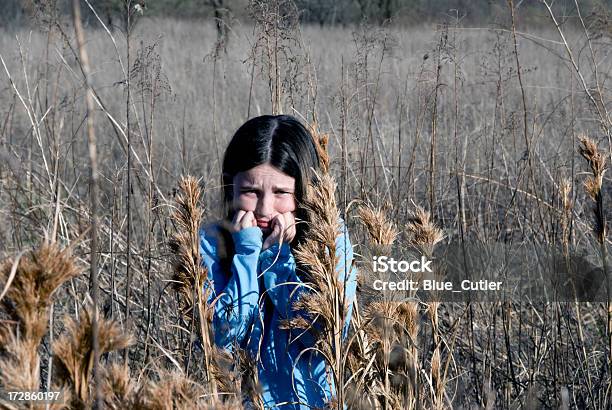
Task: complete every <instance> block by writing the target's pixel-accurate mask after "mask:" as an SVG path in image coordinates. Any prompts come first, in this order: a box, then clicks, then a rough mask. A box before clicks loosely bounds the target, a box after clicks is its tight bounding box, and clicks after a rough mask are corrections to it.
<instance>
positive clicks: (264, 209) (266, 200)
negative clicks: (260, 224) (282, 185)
mask: <svg viewBox="0 0 612 410" xmlns="http://www.w3.org/2000/svg"><path fill="white" fill-rule="evenodd" d="M273 199H274V198H272V195H267V194H263V195H262V196H261V197H260V198H259V200H258V201H257V207H256V208H255V215H256V216H261V217H264V218H265V217H266V216H268V215H271V214H272V211H273Z"/></svg>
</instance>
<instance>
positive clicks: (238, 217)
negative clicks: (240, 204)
mask: <svg viewBox="0 0 612 410" xmlns="http://www.w3.org/2000/svg"><path fill="white" fill-rule="evenodd" d="M245 213H246V211H244V210H242V209H239V210H238V212H236V213H235V214H234V220H233V221H232V223H233V224H234V225H237V224H238V223H239V222H240V221H241V220H242V217H243V216H244V214H245Z"/></svg>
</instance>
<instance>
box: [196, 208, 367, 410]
mask: <svg viewBox="0 0 612 410" xmlns="http://www.w3.org/2000/svg"><path fill="white" fill-rule="evenodd" d="M340 222H341V232H343V235H340V236H339V237H338V238H336V255H338V257H339V259H340V262H339V264H338V266H336V271H337V272H338V275H339V278H340V279H341V280H343V279H344V278H345V277H346V276H345V268H344V266H345V260H346V266H347V267H348V268H347V269H351V271H350V274H349V275H348V280H347V281H346V298H347V299H346V300H347V301H349V302H352V301H353V299H354V297H355V290H356V285H357V280H356V279H357V271H356V268H355V267H353V264H352V260H353V249H352V246H351V243H350V241H349V238H348V232H347V230H346V227H345V225H344V222H343V221H342V220H341V221H340ZM217 230H218V225H216V224H211V225H207V226H204V227H202V228H201V230H200V252H201V255H202V258H203V263H204V264H205V266H206V267H207V268H208V278H209V279H210V280H212V284H213V285H212V286H213V288H214V291H213V292H212V294H211V295H210V297H209V299H208V302H209V303H210V302H213V301H215V299H217V298H218V300H216V302H215V303H214V316H213V332H214V338H215V344H216V345H217V346H220V347H222V348H225V349H227V350H229V351H230V352H231V351H232V350H233V345H234V343H236V344H237V345H238V346H240V347H241V348H243V349H246V350H247V351H248V352H249V353H250V354H251V355H253V357H255V358H256V359H257V363H258V374H259V383H260V387H261V392H262V399H263V402H264V406H265V408H266V409H267V408H278V409H299V410H306V409H310V408H311V407H323V406H324V405H325V403H326V402H327V401H329V399H330V398H331V397H332V394H333V392H334V391H335V387H334V386H333V381H332V380H331V373H329V372H327V371H326V366H325V362H324V360H323V357H322V356H321V354H320V353H318V352H316V351H314V350H313V349H309V348H312V347H313V346H314V339H313V337H312V335H311V334H310V333H309V332H304V331H302V330H299V329H292V330H284V329H280V328H279V322H280V321H281V320H283V319H290V318H293V317H296V315H300V314H303V312H300V311H295V310H293V309H292V308H291V303H292V301H294V300H296V299H297V298H298V296H299V295H300V294H301V293H304V292H308V291H309V290H308V289H307V288H306V287H304V286H302V285H303V282H302V280H301V279H300V277H299V275H298V274H297V273H296V269H295V268H296V263H295V259H294V257H293V254H292V252H291V248H290V246H289V245H288V244H286V243H284V244H282V246H281V247H280V249H279V246H278V244H275V245H272V246H271V247H269V248H268V249H266V250H264V251H262V250H261V248H262V244H263V237H262V236H263V234H262V231H261V229H260V228H258V227H250V228H245V229H243V230H241V231H239V232H235V233H233V234H232V237H233V240H234V248H235V255H234V257H233V259H232V265H231V274H230V275H227V274H226V273H225V272H223V271H222V269H221V266H220V264H219V259H218V257H217V239H216V238H217V232H218V231H217ZM345 250H346V255H344V254H345ZM345 256H346V258H345ZM262 273H263V274H262ZM258 277H259V278H258ZM205 286H206V285H205ZM349 306H350V307H349V311H348V315H347V320H346V322H345V324H344V332H343V336H344V337H346V333H347V330H348V324H349V321H350V316H351V312H352V303H351V304H350V305H349ZM328 373H329V374H328Z"/></svg>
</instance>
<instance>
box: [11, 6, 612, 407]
mask: <svg viewBox="0 0 612 410" xmlns="http://www.w3.org/2000/svg"><path fill="white" fill-rule="evenodd" d="M276 4H277V3H276V2H273V1H272V2H262V3H260V4H259V7H255V8H254V9H253V11H252V12H253V16H252V17H253V18H252V21H250V22H243V23H238V22H236V23H235V24H234V25H233V27H232V29H231V33H230V37H229V41H228V43H227V44H226V47H225V50H223V47H221V46H220V45H219V44H217V42H216V32H215V27H214V25H213V24H211V23H210V22H202V21H176V20H171V19H152V18H148V17H147V16H146V12H145V15H144V16H142V17H139V18H138V19H137V21H136V23H135V24H134V25H133V27H132V28H131V29H130V30H129V35H126V33H124V32H121V31H119V30H114V31H110V30H109V31H107V30H104V29H102V28H101V27H99V25H94V24H93V20H92V21H91V23H92V24H91V25H85V27H84V35H85V40H86V41H85V43H84V46H83V47H82V48H79V46H78V44H77V41H76V38H75V30H74V26H73V22H72V21H71V20H70V19H67V20H65V21H59V22H53V21H51V20H44V21H42V20H39V21H38V22H37V27H36V28H20V29H3V28H0V57H1V58H2V61H1V64H0V260H4V262H2V263H1V264H0V391H25V390H30V391H35V390H36V391H38V390H40V391H47V390H48V391H59V390H61V391H62V395H63V396H62V397H63V400H62V401H58V402H55V403H53V404H52V405H51V407H52V408H88V407H91V406H92V405H93V404H94V403H95V402H96V397H98V398H99V400H100V402H99V404H101V405H103V406H105V407H109V408H241V405H240V403H241V397H245V396H249V397H252V401H253V402H254V403H255V404H254V408H257V389H256V387H254V385H255V384H256V383H254V381H253V380H252V379H253V377H252V376H253V371H252V369H253V366H254V365H253V363H250V361H249V359H248V358H246V357H241V356H240V357H239V356H236V357H228V356H227V355H226V354H224V352H222V351H220V350H218V349H216V348H214V347H213V346H211V342H210V340H211V339H210V313H211V312H210V309H209V306H207V304H206V303H204V300H205V299H206V295H205V294H203V292H202V286H201V284H202V281H203V280H204V278H205V275H206V272H205V271H204V270H203V268H201V267H200V262H201V259H199V258H200V257H199V255H198V251H197V246H198V245H197V237H196V236H195V232H196V231H197V227H198V226H199V224H200V223H201V222H202V221H203V220H213V219H218V218H219V217H220V216H221V198H222V187H221V178H220V168H221V164H220V161H221V160H222V156H223V152H224V150H225V146H226V145H227V142H228V141H229V139H230V138H231V136H232V134H233V132H234V131H235V130H236V128H237V127H238V126H240V125H241V124H242V123H243V122H244V121H245V120H246V119H247V118H250V117H253V116H256V115H260V114H265V113H285V114H291V115H294V116H296V117H298V118H300V119H301V120H302V121H303V122H304V123H307V124H310V125H311V127H312V129H313V131H314V134H315V135H316V136H317V138H320V140H321V141H327V148H326V149H327V154H328V155H329V161H330V164H329V174H328V175H325V176H324V177H323V183H322V187H321V188H320V190H321V191H320V192H317V193H316V194H317V195H318V198H319V199H320V198H327V199H326V200H325V201H324V202H325V203H326V204H327V205H328V206H326V207H324V209H318V208H317V207H316V206H315V207H313V208H314V209H313V214H314V215H313V218H314V220H315V221H318V225H317V226H319V227H320V229H324V228H325V227H329V229H334V226H333V223H332V221H334V220H335V219H334V215H338V214H339V215H342V216H343V217H344V219H345V220H346V221H347V224H348V227H349V232H350V234H351V240H352V242H353V244H355V245H356V247H355V254H356V255H358V256H359V257H358V258H357V260H356V263H357V264H358V265H357V266H358V268H359V272H360V277H359V281H360V282H359V288H358V294H357V303H356V306H355V310H354V314H353V318H352V322H351V329H350V332H349V337H348V338H347V340H346V341H345V342H344V343H342V344H338V343H337V340H335V338H334V337H333V334H334V331H335V330H334V329H336V328H335V327H334V326H333V324H334V323H338V321H337V320H334V319H335V318H333V317H328V318H326V317H324V320H327V322H325V323H328V324H329V327H328V328H326V329H327V330H328V332H327V333H325V332H323V333H322V334H321V335H319V340H318V342H317V343H318V344H317V347H318V348H319V349H321V351H323V352H326V354H327V355H328V357H330V358H333V360H330V363H329V365H330V368H332V369H333V370H334V372H333V374H334V377H335V379H334V380H335V382H336V385H337V386H341V387H340V388H339V389H338V396H337V398H336V400H335V401H334V402H333V403H330V408H339V406H340V405H342V404H344V405H346V406H347V408H348V409H406V408H436V409H441V408H487V409H493V408H495V409H497V408H501V409H535V408H546V409H548V408H555V409H557V408H561V409H569V408H589V409H606V408H610V406H612V399H611V396H612V387H611V386H612V384H611V383H612V365H611V358H612V356H611V349H612V332H611V328H610V325H611V324H612V310H611V309H610V303H609V296H608V298H607V300H608V301H606V300H603V301H602V300H591V301H588V300H587V301H581V302H572V301H569V300H563V301H558V300H554V298H553V299H551V300H548V301H546V302H544V301H533V300H530V299H529V298H527V297H524V295H522V294H520V293H516V292H515V293H511V294H510V296H509V297H507V298H506V297H504V298H498V299H491V300H487V301H482V302H470V303H467V302H449V301H445V300H420V299H419V298H418V297H414V296H415V295H414V294H402V295H398V294H397V293H396V294H391V293H392V292H391V293H389V292H374V291H373V290H372V282H373V280H374V279H375V278H374V275H375V274H374V272H372V267H371V266H370V265H371V263H370V260H371V259H370V256H369V255H372V254H379V255H380V254H392V253H394V252H400V253H401V252H404V251H406V252H407V251H408V250H411V251H415V252H418V253H419V254H423V255H428V256H435V255H437V252H438V250H439V249H445V248H448V247H452V246H454V245H457V244H458V246H463V244H466V243H478V244H484V245H485V246H494V244H502V245H503V246H505V247H506V249H518V248H521V249H523V251H522V252H525V254H524V255H527V256H525V258H528V257H533V256H537V249H540V248H541V247H547V248H549V249H555V250H557V251H558V252H559V254H560V255H562V256H563V258H564V259H563V260H564V261H566V263H567V264H568V265H572V264H573V265H572V266H577V268H575V269H576V270H577V273H581V272H582V271H586V269H587V266H586V265H584V264H583V263H582V262H580V263H575V262H572V261H573V260H579V261H585V260H588V261H589V262H588V263H589V269H591V268H593V267H595V268H598V269H600V271H602V272H603V275H604V276H603V277H604V278H605V279H607V280H604V281H603V282H602V283H601V287H602V288H605V287H606V286H608V287H609V283H610V279H609V278H610V273H609V260H608V257H607V254H608V253H609V252H610V248H609V241H610V239H609V238H608V235H607V230H606V220H607V219H609V218H610V216H612V212H610V207H609V205H608V203H609V201H610V200H612V198H610V192H612V189H610V182H611V181H610V179H609V175H608V174H606V173H605V168H606V166H607V164H609V163H610V162H609V161H611V160H612V144H611V137H612V117H611V116H610V112H609V111H610V110H611V109H612V93H611V92H610V74H611V70H612V59H611V55H610V54H611V53H612V47H610V45H611V44H610V43H611V42H612V28H611V27H612V23H610V22H609V21H606V20H605V18H603V17H601V18H600V16H585V20H584V21H583V22H584V25H585V27H584V28H583V26H582V24H581V21H580V20H579V19H578V18H572V19H570V20H569V23H567V24H561V25H560V27H559V29H557V27H556V25H555V23H554V22H553V21H552V20H551V18H550V15H549V14H548V11H547V10H546V8H545V7H544V6H543V7H542V17H541V24H540V25H538V26H537V27H522V26H521V25H520V24H512V16H511V13H510V10H508V15H507V16H506V18H505V19H504V20H503V21H490V22H483V24H482V25H481V26H479V27H473V28H467V27H462V26H461V22H460V21H458V19H456V18H453V17H452V16H449V17H447V18H445V19H441V20H440V24H438V25H427V26H421V27H398V26H394V25H389V26H383V27H380V26H369V25H365V24H364V25H361V26H347V27H319V26H307V25H300V24H299V23H298V21H297V20H296V19H295V18H293V17H292V15H291V13H290V12H285V13H281V14H279V13H276V12H275V11H278V10H276V9H275V8H274V6H275V5H276ZM288 10H289V11H290V9H288ZM555 17H557V18H560V17H559V16H555ZM519 23H520V21H519ZM570 23H571V24H570ZM83 49H84V50H86V52H87V54H88V56H89V62H88V64H87V66H86V67H85V70H83V68H84V65H83V60H82V58H81V57H80V52H82V51H83ZM87 69H88V71H89V72H88V77H89V84H90V85H91V90H92V91H93V93H92V98H91V99H90V100H89V101H88V98H87V90H88V87H87V86H86V84H87V83H86V82H85V79H84V78H85V77H84V73H85V72H87ZM88 103H89V104H91V109H89V110H88ZM88 112H89V116H88ZM89 119H91V120H92V122H91V124H90V125H91V128H90V129H88V124H89V123H88V120H89ZM92 136H95V140H92V139H91V137H92ZM88 137H89V138H90V139H89V140H88ZM93 145H95V147H96V156H95V158H93V157H92V156H91V151H90V149H91V147H92V146H93ZM92 159H95V164H96V166H97V170H98V172H97V174H96V175H97V181H96V182H95V188H93V187H94V185H93V184H92V172H91V171H92V166H93V164H94V162H93V160H92ZM187 175H191V176H194V177H195V178H196V179H188V178H183V177H184V176H187ZM334 184H336V185H337V187H336V189H335V201H334V195H333V192H334V191H333V185H334ZM92 194H93V195H92ZM92 197H93V200H94V202H92ZM334 202H335V203H334ZM92 203H95V206H92ZM94 221H95V223H94ZM94 233H95V240H94V241H92V238H93V234H94ZM312 241H313V243H312V244H311V246H312V247H313V248H312V249H319V250H321V249H323V250H324V248H325V247H326V246H329V244H325V243H317V242H316V241H315V240H314V239H312ZM321 255H323V256H321V258H323V259H325V258H324V255H325V253H324V252H323V253H321ZM579 258H582V259H579ZM327 262H329V263H327ZM326 263H327V264H326ZM322 264H323V265H325V266H326V269H327V270H325V271H323V272H322V273H321V275H323V276H322V277H323V278H325V275H326V274H327V273H326V272H331V273H329V276H330V277H329V278H327V279H329V280H330V281H331V283H334V282H333V281H334V280H335V281H337V278H334V277H332V276H333V266H334V264H333V261H331V262H330V261H323V262H322ZM330 267H331V268H330ZM554 274H555V272H549V275H554ZM319 279H320V281H319V282H317V281H316V280H314V283H315V285H317V286H319V287H318V288H317V289H319V291H320V292H321V293H320V295H319V296H320V300H318V302H317V303H320V305H321V306H327V305H329V306H331V307H336V309H332V308H330V309H331V311H332V312H336V314H337V315H344V314H346V311H345V309H343V308H342V306H339V305H338V304H339V303H340V302H339V300H341V299H342V298H341V295H339V294H337V292H339V290H338V289H341V288H342V286H336V287H331V288H329V289H327V288H325V286H324V283H325V280H324V279H321V278H319ZM98 288H99V289H98ZM608 289H609V288H608ZM608 295H609V294H608ZM406 296H412V298H409V299H406ZM94 306H95V307H94ZM96 309H97V310H99V312H100V313H99V314H97V313H96V312H97V310H96ZM339 323H342V321H339ZM336 326H337V325H336ZM255 373H256V372H255ZM0 399H1V401H0V407H2V408H39V407H40V408H44V407H45V405H44V404H37V403H33V402H14V401H9V400H7V396H6V395H5V396H3V397H1V398H0Z"/></svg>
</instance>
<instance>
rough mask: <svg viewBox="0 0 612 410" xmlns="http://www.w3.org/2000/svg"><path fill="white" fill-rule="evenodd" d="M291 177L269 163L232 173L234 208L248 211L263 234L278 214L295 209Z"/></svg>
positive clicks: (267, 231)
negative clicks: (251, 213) (253, 216)
mask: <svg viewBox="0 0 612 410" xmlns="http://www.w3.org/2000/svg"><path fill="white" fill-rule="evenodd" d="M294 194H295V178H292V177H290V176H289V175H287V174H284V173H283V172H281V171H279V170H278V169H277V168H275V167H273V166H272V165H270V164H261V165H258V166H256V167H253V168H251V169H249V170H248V171H244V172H239V173H237V174H236V175H235V176H234V196H233V206H234V209H242V210H244V211H252V212H253V214H254V215H255V219H257V226H259V227H260V228H261V230H262V231H263V232H264V234H267V233H269V232H270V231H271V229H270V221H271V220H272V219H273V218H274V217H275V216H276V215H278V214H284V213H287V212H295V197H294Z"/></svg>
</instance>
